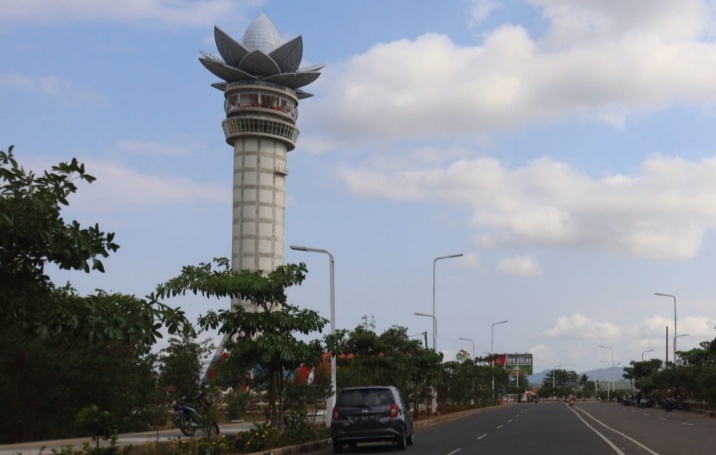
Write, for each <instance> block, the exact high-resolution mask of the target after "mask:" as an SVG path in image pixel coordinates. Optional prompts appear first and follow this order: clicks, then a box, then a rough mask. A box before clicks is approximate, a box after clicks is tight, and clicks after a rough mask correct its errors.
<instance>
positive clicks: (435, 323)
mask: <svg viewBox="0 0 716 455" xmlns="http://www.w3.org/2000/svg"><path fill="white" fill-rule="evenodd" d="M413 314H414V315H415V316H425V317H427V318H433V330H434V329H437V327H438V320H437V318H436V317H435V315H434V314H428V313H418V312H415V313H413ZM433 343H434V342H433ZM433 351H435V344H433ZM435 352H436V353H437V351H435ZM432 395H433V399H432V402H431V404H430V408H431V409H432V412H433V414H435V412H436V411H437V410H438V401H437V394H436V392H435V388H434V387H433V389H432Z"/></svg>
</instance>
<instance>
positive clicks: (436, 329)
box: [433, 253, 462, 352]
mask: <svg viewBox="0 0 716 455" xmlns="http://www.w3.org/2000/svg"><path fill="white" fill-rule="evenodd" d="M460 256H462V253H460V254H450V255H448V256H439V257H436V258H435V259H433V350H434V351H435V352H437V350H438V348H437V344H436V343H437V341H438V323H437V319H435V314H436V313H435V264H436V263H437V262H438V261H439V260H441V259H452V258H459V257H460Z"/></svg>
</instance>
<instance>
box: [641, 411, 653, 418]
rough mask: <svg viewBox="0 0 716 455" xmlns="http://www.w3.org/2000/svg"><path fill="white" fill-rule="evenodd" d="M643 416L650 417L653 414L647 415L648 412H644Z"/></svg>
mask: <svg viewBox="0 0 716 455" xmlns="http://www.w3.org/2000/svg"><path fill="white" fill-rule="evenodd" d="M641 415H643V416H647V417H649V416H650V415H651V414H647V413H646V412H642V413H641Z"/></svg>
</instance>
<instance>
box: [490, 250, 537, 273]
mask: <svg viewBox="0 0 716 455" xmlns="http://www.w3.org/2000/svg"><path fill="white" fill-rule="evenodd" d="M497 270H498V271H499V272H500V273H501V274H503V275H509V276H537V275H541V274H542V266H541V265H539V263H538V262H537V261H535V260H534V259H532V258H531V257H530V256H526V255H522V256H512V257H509V258H505V259H502V260H501V261H500V262H499V263H498V264H497Z"/></svg>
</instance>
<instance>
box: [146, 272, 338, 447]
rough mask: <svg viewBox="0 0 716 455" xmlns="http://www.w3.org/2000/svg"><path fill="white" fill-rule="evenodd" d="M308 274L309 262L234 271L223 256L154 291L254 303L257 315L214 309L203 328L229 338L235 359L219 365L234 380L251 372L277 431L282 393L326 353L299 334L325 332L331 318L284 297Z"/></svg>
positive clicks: (280, 424) (161, 295)
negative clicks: (293, 378) (299, 370)
mask: <svg viewBox="0 0 716 455" xmlns="http://www.w3.org/2000/svg"><path fill="white" fill-rule="evenodd" d="M212 264H213V265H214V267H212ZM305 274H306V266H305V264H299V265H295V264H289V265H284V266H280V267H278V268H277V269H276V270H274V271H272V272H270V273H268V274H263V273H262V272H260V271H255V272H253V271H248V270H244V271H233V270H231V268H230V265H229V260H228V259H225V258H221V259H214V261H213V263H201V264H199V265H198V266H185V267H183V268H182V271H181V273H180V274H179V275H178V276H177V277H175V278H173V279H171V280H169V281H167V282H166V283H164V284H161V285H160V286H158V288H157V292H156V298H167V297H173V296H177V295H184V294H186V293H187V292H191V293H193V294H195V295H198V294H201V295H203V296H205V297H217V298H225V297H229V298H232V299H241V300H243V301H246V302H250V303H251V304H252V305H254V307H255V309H256V311H246V310H245V309H244V308H243V307H241V306H235V307H234V308H232V309H230V310H220V311H218V312H215V311H210V312H208V313H207V314H205V315H203V316H201V317H200V318H199V326H200V327H201V328H202V329H205V330H206V329H212V330H216V329H218V331H219V334H220V335H222V336H224V337H225V340H226V342H225V344H224V346H225V348H226V350H227V351H228V352H230V353H231V356H230V357H229V358H228V359H227V360H226V361H225V362H222V363H221V365H220V369H221V370H224V373H222V374H227V373H226V372H227V371H228V372H230V373H229V374H232V375H233V376H234V377H236V378H244V377H245V375H246V373H247V372H251V373H252V374H253V376H254V383H253V385H254V387H259V386H261V385H263V387H265V391H266V394H267V399H268V404H269V409H268V414H269V418H270V420H271V422H272V423H273V424H274V425H275V426H276V428H277V429H278V431H279V433H282V432H283V428H284V422H283V414H284V406H283V402H284V399H285V397H284V391H285V389H286V385H287V383H288V381H289V378H290V376H291V374H292V373H293V372H294V371H295V370H296V369H297V368H298V367H299V366H301V365H302V364H306V365H310V366H316V365H319V364H320V363H321V360H322V354H323V352H324V348H323V345H322V344H321V342H320V341H319V340H312V341H303V340H301V339H298V338H297V335H298V334H302V335H304V336H305V335H310V334H312V333H314V332H321V331H322V329H323V327H324V326H325V325H326V323H327V322H328V320H327V319H325V318H323V317H321V316H320V315H319V314H318V313H317V312H315V311H312V310H305V309H300V308H298V307H296V306H293V305H290V304H288V303H287V299H286V288H288V287H290V286H294V285H299V284H301V283H302V282H303V280H304V278H305ZM257 379H258V381H257Z"/></svg>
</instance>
